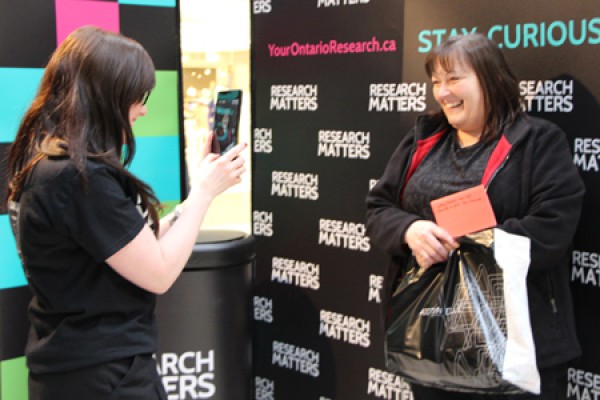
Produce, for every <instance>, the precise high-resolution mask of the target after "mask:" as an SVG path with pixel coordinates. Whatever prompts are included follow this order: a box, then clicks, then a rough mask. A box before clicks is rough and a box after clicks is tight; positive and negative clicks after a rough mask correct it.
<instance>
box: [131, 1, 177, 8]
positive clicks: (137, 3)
mask: <svg viewBox="0 0 600 400" xmlns="http://www.w3.org/2000/svg"><path fill="white" fill-rule="evenodd" d="M175 2H176V0H119V4H130V5H134V6H149V7H175Z"/></svg>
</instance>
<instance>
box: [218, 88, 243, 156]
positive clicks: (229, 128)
mask: <svg viewBox="0 0 600 400" xmlns="http://www.w3.org/2000/svg"><path fill="white" fill-rule="evenodd" d="M241 107H242V91H241V90H228V91H223V92H219V93H218V94H217V104H216V106H215V122H214V127H213V138H212V152H213V153H217V154H221V155H222V154H224V153H226V152H227V151H228V150H229V149H231V148H232V147H233V146H235V145H236V144H237V143H238V135H239V133H238V126H239V123H240V112H241Z"/></svg>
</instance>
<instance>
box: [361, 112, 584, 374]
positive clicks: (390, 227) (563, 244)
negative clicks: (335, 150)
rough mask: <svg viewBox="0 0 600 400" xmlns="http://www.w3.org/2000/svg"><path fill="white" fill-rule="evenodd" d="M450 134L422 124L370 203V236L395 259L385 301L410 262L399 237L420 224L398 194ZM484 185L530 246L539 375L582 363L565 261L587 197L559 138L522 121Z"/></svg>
mask: <svg viewBox="0 0 600 400" xmlns="http://www.w3.org/2000/svg"><path fill="white" fill-rule="evenodd" d="M448 128H449V126H448V124H447V121H446V119H445V118H443V117H441V116H440V117H430V116H423V117H420V118H419V119H418V120H417V123H416V125H415V127H414V128H413V129H412V130H411V132H409V134H408V135H407V136H406V137H405V138H404V139H403V140H402V142H401V143H400V145H399V146H398V147H397V149H396V150H395V152H394V154H393V155H392V157H391V159H390V161H389V162H388V165H387V167H386V169H385V171H384V174H383V176H382V177H381V178H380V179H379V181H378V182H377V184H376V185H375V186H374V187H373V189H372V190H371V192H370V193H369V194H368V196H367V232H368V235H369V236H370V238H371V241H372V243H373V244H374V245H375V246H377V247H379V248H381V249H383V250H384V251H386V252H387V253H388V254H389V255H390V256H391V259H392V260H391V263H390V266H389V268H388V273H387V276H386V286H387V290H386V293H387V295H388V297H389V293H390V290H391V286H392V284H393V282H395V280H396V279H397V278H398V277H399V274H401V273H402V271H403V268H404V267H405V266H406V264H407V261H408V259H409V257H410V250H409V248H408V246H407V245H406V242H405V241H404V233H405V231H406V229H407V228H408V226H409V225H410V224H411V223H412V222H414V221H415V220H417V219H422V218H421V217H420V216H418V215H415V214H410V213H408V212H406V211H404V210H402V207H401V204H402V203H401V198H402V191H403V188H404V186H405V184H406V182H407V180H408V179H409V178H410V175H411V174H412V172H413V171H414V169H415V168H416V167H417V166H418V163H419V162H420V161H421V160H422V159H423V157H424V156H425V154H426V153H427V151H428V150H429V149H431V148H432V147H433V145H434V144H435V142H437V140H438V139H439V137H441V136H443V135H444V134H446V132H447V131H448ZM482 183H483V184H484V185H485V186H486V187H487V192H488V195H489V198H490V201H491V203H492V207H493V209H494V213H495V215H496V220H497V221H498V228H501V229H503V230H505V231H506V232H509V233H514V234H518V235H523V236H527V237H528V238H530V239H531V265H530V267H529V274H528V277H527V287H528V295H529V307H530V309H529V311H530V317H531V325H532V330H533V337H534V342H535V345H536V354H537V363H538V367H540V368H544V367H548V366H553V365H557V364H560V363H563V362H566V361H569V360H571V359H573V358H575V357H577V356H579V355H580V353H581V348H580V347H579V343H578V341H577V337H576V334H575V322H574V315H573V306H572V299H571V292H570V287H569V260H570V250H571V241H572V238H573V235H574V234H575V230H576V227H577V223H578V221H579V215H580V212H581V206H582V200H583V195H584V190H585V189H584V185H583V181H582V179H581V177H580V176H579V172H578V171H577V169H576V167H575V166H574V165H573V161H572V156H571V153H570V151H569V146H568V143H567V140H566V137H565V135H564V133H563V132H562V130H561V129H560V128H559V127H558V126H556V125H555V124H553V123H551V122H549V121H546V120H543V119H539V118H535V117H531V116H525V115H523V116H521V117H519V118H518V119H517V121H515V122H514V123H513V124H512V125H511V126H510V127H509V128H508V129H507V130H506V131H505V132H504V133H503V135H502V137H501V138H500V140H499V143H498V144H497V145H496V148H495V149H494V151H493V153H492V155H491V156H490V161H489V163H488V167H487V169H486V170H485V172H484V176H483V181H482Z"/></svg>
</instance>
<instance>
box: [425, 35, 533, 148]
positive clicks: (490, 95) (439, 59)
mask: <svg viewBox="0 0 600 400" xmlns="http://www.w3.org/2000/svg"><path fill="white" fill-rule="evenodd" d="M457 62H459V63H463V64H464V65H465V66H468V67H471V68H472V69H473V71H474V72H475V75H476V76H477V78H478V79H479V84H480V86H481V89H482V91H483V98H484V112H485V114H486V118H485V125H484V129H483V132H482V135H481V140H482V141H488V140H492V139H493V138H495V137H496V136H498V135H499V134H500V133H501V131H502V130H503V129H504V128H506V127H507V126H508V125H510V124H511V123H512V122H513V121H514V120H515V119H516V118H517V116H518V115H520V114H521V113H523V110H522V108H521V97H520V94H519V82H518V80H517V78H516V77H515V74H514V73H513V72H512V70H511V69H510V67H509V65H508V63H507V62H506V59H505V58H504V55H503V54H502V52H501V51H500V49H499V48H498V46H497V45H496V44H495V43H494V42H492V41H491V40H490V39H488V38H487V37H486V36H484V35H482V34H480V33H470V34H467V35H457V36H452V37H450V38H448V40H446V41H445V42H443V43H441V44H440V45H438V46H437V47H436V48H434V49H433V50H432V51H431V52H430V53H429V54H427V57H426V58H425V71H426V72H427V75H428V76H429V77H430V78H431V76H432V75H433V72H434V70H435V68H437V67H438V66H439V67H441V68H442V69H443V70H444V71H446V72H448V71H451V70H452V69H453V66H454V63H457Z"/></svg>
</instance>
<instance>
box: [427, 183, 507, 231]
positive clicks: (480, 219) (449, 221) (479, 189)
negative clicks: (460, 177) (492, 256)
mask: <svg viewBox="0 0 600 400" xmlns="http://www.w3.org/2000/svg"><path fill="white" fill-rule="evenodd" d="M431 209H432V210H433V215H434V217H435V221H436V223H437V224H438V225H439V226H441V227H442V228H444V229H446V230H447V231H448V232H449V233H450V234H451V235H452V237H454V238H457V237H460V236H464V235H467V234H469V233H473V232H477V231H480V230H483V229H487V228H491V227H494V226H496V224H497V222H496V216H495V215H494V210H493V209H492V205H491V203H490V199H489V197H488V195H487V192H486V191H485V189H484V187H483V185H478V186H475V187H473V188H470V189H466V190H463V191H461V192H456V193H453V194H451V195H449V196H445V197H442V198H439V199H436V200H433V201H432V202H431Z"/></svg>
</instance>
